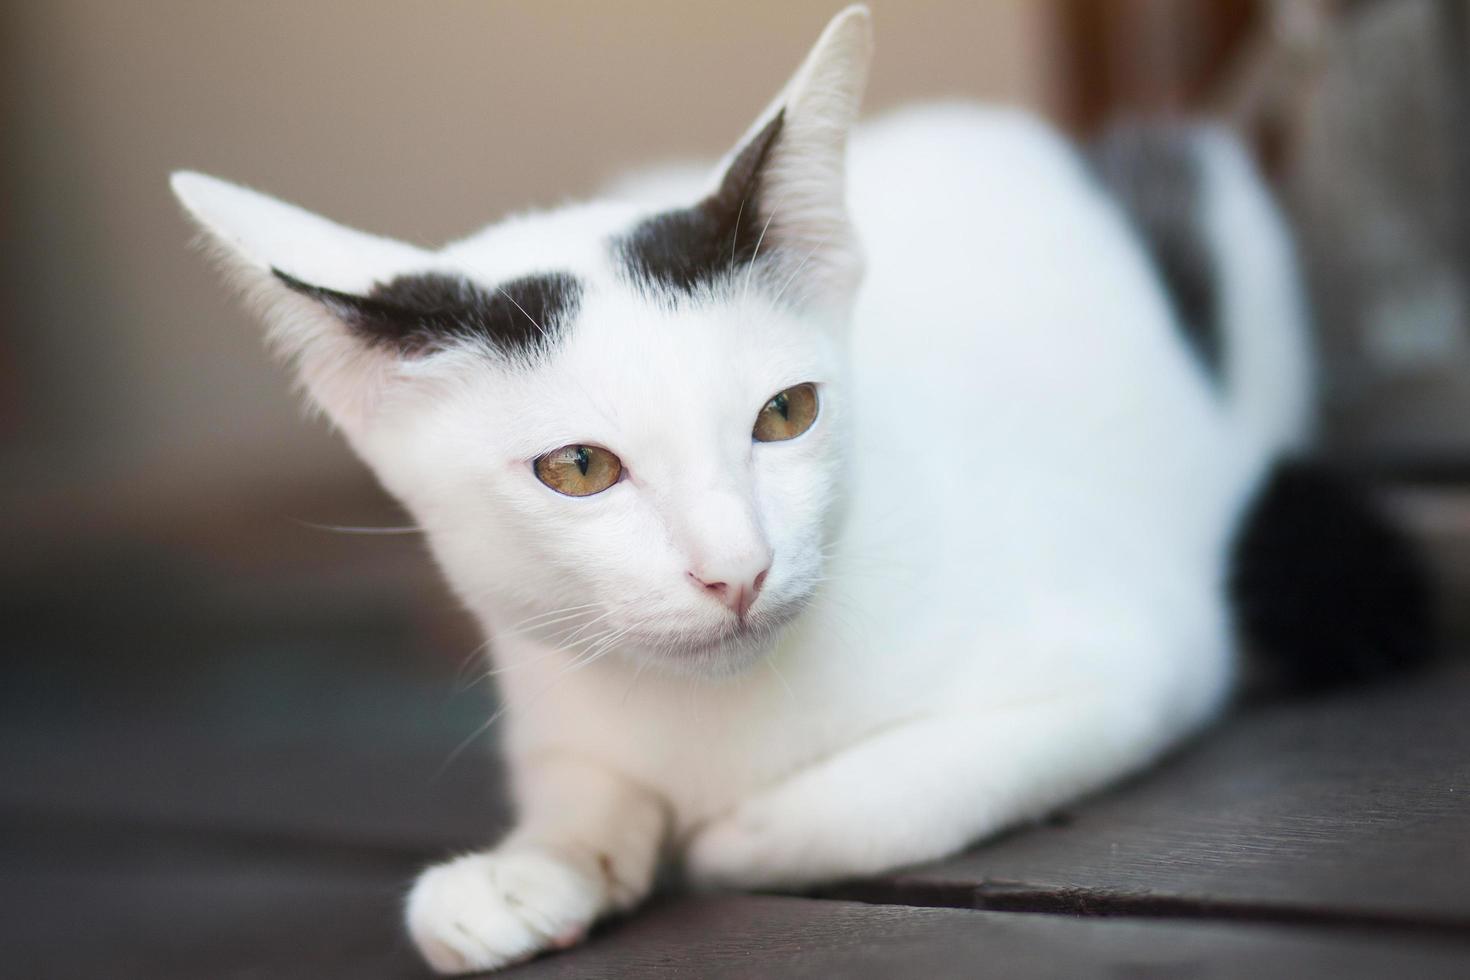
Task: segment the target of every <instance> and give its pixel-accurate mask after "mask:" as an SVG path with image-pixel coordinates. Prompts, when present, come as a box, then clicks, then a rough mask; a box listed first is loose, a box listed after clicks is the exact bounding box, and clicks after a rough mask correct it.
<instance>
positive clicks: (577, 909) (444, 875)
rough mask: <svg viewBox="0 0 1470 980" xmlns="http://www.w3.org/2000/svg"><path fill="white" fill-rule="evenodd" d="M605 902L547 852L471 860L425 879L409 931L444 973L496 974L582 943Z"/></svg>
mask: <svg viewBox="0 0 1470 980" xmlns="http://www.w3.org/2000/svg"><path fill="white" fill-rule="evenodd" d="M600 901H601V893H600V887H599V883H598V882H596V881H591V880H588V878H587V877H586V876H585V875H583V874H582V873H581V872H579V871H577V870H576V869H575V868H573V867H572V866H571V865H569V864H568V863H566V862H565V861H562V860H559V859H558V858H556V857H554V856H552V855H550V854H547V853H544V852H542V851H539V850H532V849H526V850H514V851H505V852H500V851H495V852H491V853H488V854H471V855H467V856H465V857H462V858H457V859H455V860H453V861H449V862H447V863H445V864H440V865H437V866H435V867H432V868H430V869H429V870H428V871H425V872H424V873H423V874H422V875H420V876H419V879H418V881H417V882H415V883H414V886H413V890H412V891H411V892H409V895H408V909H407V919H408V931H409V934H410V935H411V936H412V937H413V941H414V943H415V944H416V945H417V946H418V948H419V952H420V953H422V954H423V957H424V959H426V960H427V961H428V962H429V965H430V966H432V967H433V968H434V969H435V970H436V971H438V972H439V973H471V972H475V971H479V970H494V969H498V968H500V967H503V966H507V965H509V964H511V963H517V962H520V961H522V960H526V959H529V958H531V957H532V956H535V955H536V954H537V953H540V952H544V951H545V950H549V949H563V948H565V947H567V946H571V945H573V944H575V943H577V942H578V941H580V940H581V938H582V937H583V936H584V935H585V934H586V932H587V929H588V927H589V926H590V925H591V924H592V921H593V919H595V918H596V917H597V913H598V910H599V906H600Z"/></svg>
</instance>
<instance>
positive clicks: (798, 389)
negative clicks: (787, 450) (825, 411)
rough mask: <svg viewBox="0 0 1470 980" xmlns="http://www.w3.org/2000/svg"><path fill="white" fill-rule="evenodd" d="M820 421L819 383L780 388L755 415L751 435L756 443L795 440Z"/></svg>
mask: <svg viewBox="0 0 1470 980" xmlns="http://www.w3.org/2000/svg"><path fill="white" fill-rule="evenodd" d="M816 420H817V386H816V385H814V384H803V385H793V386H792V387H790V388H787V389H786V390H785V391H778V392H776V393H775V394H774V395H772V396H771V400H770V401H768V402H766V404H765V405H764V406H763V407H762V408H761V410H760V414H759V415H757V416H756V417H755V429H754V431H753V432H752V433H751V435H752V436H753V437H754V438H755V441H756V442H784V441H785V440H787V439H795V438H796V437H797V436H799V435H801V434H802V433H803V432H805V431H806V430H807V429H810V428H811V427H812V423H813V422H815V421H816Z"/></svg>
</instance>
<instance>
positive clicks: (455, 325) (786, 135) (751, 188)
mask: <svg viewBox="0 0 1470 980" xmlns="http://www.w3.org/2000/svg"><path fill="white" fill-rule="evenodd" d="M870 56H871V40H870V26H869V17H868V13H867V11H866V9H865V8H862V7H853V8H849V9H848V10H846V11H844V12H843V13H842V14H840V15H838V17H837V18H836V19H834V20H833V21H832V23H831V24H829V25H828V27H827V29H826V31H825V32H824V33H823V34H822V36H821V38H820V39H819V40H818V41H817V44H816V46H815V47H814V48H813V49H812V51H811V53H810V54H809V55H808V57H807V59H806V61H805V62H804V63H803V64H802V66H801V68H800V69H799V70H798V71H797V73H796V75H795V76H794V77H793V78H792V79H791V81H790V82H789V83H788V85H787V86H786V88H785V90H784V91H783V92H782V94H781V95H780V96H779V97H778V98H777V99H776V101H775V102H774V103H772V105H771V106H770V107H769V108H768V109H767V110H766V111H765V112H764V113H763V114H762V115H761V116H760V117H759V118H758V120H757V121H756V123H755V124H754V125H753V126H752V127H751V129H750V130H749V132H748V133H747V134H746V136H745V137H744V138H743V139H741V140H740V141H739V142H738V143H737V145H736V147H735V149H734V150H733V151H732V152H731V153H730V154H729V156H728V157H727V158H726V159H725V160H724V161H723V162H722V163H721V164H720V165H719V167H718V168H717V169H716V170H715V172H714V173H713V174H712V175H711V176H710V178H709V180H708V181H707V183H706V184H705V185H704V186H703V187H702V188H700V189H692V190H691V193H690V194H689V195H688V197H687V198H686V199H683V200H680V201H678V202H677V203H674V204H671V205H670V206H664V207H651V206H649V205H648V204H646V203H642V204H640V203H637V202H635V201H631V200H607V201H601V202H597V203H592V204H587V205H578V206H571V207H566V208H562V209H559V210H556V211H551V212H545V213H539V214H530V215H526V216H521V217H516V218H513V219H510V220H507V221H505V222H503V223H501V224H499V225H496V226H493V227H491V228H489V229H487V230H485V231H483V232H481V233H478V234H476V235H474V236H473V237H471V238H468V239H466V240H464V241H461V242H457V243H454V244H451V245H449V246H446V247H445V248H443V249H441V250H438V251H426V250H423V249H420V248H417V247H414V246H412V245H408V244H405V243H402V242H398V241H393V240H390V239H384V238H378V237H375V236H371V235H367V234H364V233H362V232H358V231H353V230H351V229H347V228H344V227H341V226H339V225H336V224H334V223H332V222H329V221H327V220H326V219H323V218H320V217H318V216H316V215H313V214H310V213H308V212H306V211H303V210H300V209H298V208H295V207H293V206H291V205H288V204H284V203H282V202H280V201H277V200H274V199H272V198H269V197H266V196H264V195H261V194H257V193H255V192H253V191H249V190H245V189H243V188H240V187H237V186H234V185H231V184H227V183H224V182H222V181H219V180H215V179H213V178H210V177H205V176H201V175H197V174H190V173H179V174H176V175H175V176H174V179H173V186H174V189H175V191H176V193H177V194H178V196H179V198H180V199H181V200H182V201H183V203H184V205H185V207H186V208H187V209H188V210H189V212H190V213H191V214H192V215H193V216H194V217H195V218H196V219H197V220H198V221H199V223H200V224H201V225H202V226H203V227H204V229H205V230H206V231H207V232H208V236H209V239H210V241H211V243H212V244H213V246H214V249H215V251H216V252H217V253H218V254H219V256H220V257H221V259H222V260H223V263H224V265H225V267H226V268H227V270H228V271H229V273H230V275H231V278H232V280H233V281H234V282H235V283H236V284H237V285H238V286H239V287H240V288H241V290H242V292H243V293H245V295H246V296H247V298H248V299H249V300H250V302H251V303H252V305H253V306H254V307H255V308H256V309H257V310H259V311H260V313H261V314H262V316H263V318H264V319H265V320H266V322H267V323H268V325H269V327H270V330H271V337H272V340H273V342H274V345H275V346H276V347H277V349H279V350H280V351H281V352H282V353H283V354H284V355H286V356H287V357H289V358H290V359H291V360H292V361H293V362H294V363H295V365H296V366H297V368H298V370H299V374H300V378H301V381H302V384H303V386H304V388H305V389H306V391H307V392H308V394H309V396H310V397H311V399H312V400H313V401H314V402H315V403H316V404H317V405H319V406H320V407H321V409H322V410H323V411H325V412H326V414H327V415H328V416H329V417H330V418H331V419H332V420H333V422H334V423H335V424H336V425H337V426H338V428H340V429H341V430H342V432H343V433H344V434H345V435H346V437H347V438H348V440H349V441H350V442H351V443H352V445H353V446H354V448H355V449H356V450H357V452H358V453H359V454H360V455H361V456H362V457H363V458H364V459H365V460H366V461H367V462H368V463H369V465H371V466H372V467H373V469H374V470H375V471H376V472H377V474H378V476H379V478H380V479H381V480H382V482H383V483H384V485H385V486H387V487H388V489H389V490H391V491H392V492H393V493H394V494H396V495H397V496H398V497H399V498H400V499H402V500H403V501H404V503H405V504H406V505H407V506H408V508H409V509H410V511H411V512H412V513H413V514H414V515H415V517H416V518H417V519H418V520H419V521H420V522H421V524H422V526H423V527H424V528H425V529H426V531H427V532H428V533H429V535H430V539H431V541H432V543H433V546H434V550H435V553H436V555H437V556H438V557H439V559H440V561H441V563H442V564H443V565H444V567H445V570H446V573H447V574H448V576H449V578H450V581H451V583H452V585H453V586H454V588H455V589H456V591H457V592H458V593H459V594H460V596H461V597H462V598H463V599H464V600H465V601H466V602H467V603H468V604H469V605H470V606H471V608H474V609H476V610H477V611H479V612H481V613H482V614H483V615H485V616H487V618H489V619H490V620H491V621H492V623H493V624H494V625H495V626H496V627H498V628H501V629H506V628H510V627H511V626H512V625H513V624H514V623H515V622H516V621H517V620H519V619H522V618H528V617H537V618H532V619H530V620H529V622H528V623H527V624H526V625H524V626H523V627H521V628H522V629H525V630H526V631H527V632H529V633H530V634H532V635H535V636H537V637H539V638H540V639H542V640H543V641H546V642H559V643H563V644H566V645H567V647H568V655H569V656H584V657H587V656H594V655H596V654H598V653H599V652H603V651H608V650H613V649H617V650H621V651H631V652H634V653H635V654H637V655H642V656H645V657H651V658H653V659H655V660H657V661H658V662H660V663H664V664H668V665H672V666H675V667H677V668H684V669H702V670H716V671H721V670H729V669H732V668H735V667H738V666H740V665H742V664H744V663H748V662H749V661H750V660H751V659H753V657H754V656H756V655H757V654H758V653H759V652H760V651H761V650H763V649H765V648H766V646H767V645H768V644H769V642H770V640H771V639H772V637H773V636H774V635H775V634H776V632H777V631H778V630H779V629H780V627H781V626H782V625H784V624H785V623H786V622H788V621H789V620H790V619H791V618H792V617H793V616H794V615H795V614H796V613H797V612H798V611H800V609H801V608H802V607H803V605H804V604H805V602H806V601H807V599H808V598H809V597H810V596H811V595H812V593H813V590H814V589H815V588H816V585H817V583H818V581H819V580H820V577H821V569H822V564H823V557H822V549H823V547H824V544H825V542H826V540H827V537H828V532H829V531H830V529H831V526H832V523H833V521H834V517H835V509H836V507H837V505H838V501H839V499H840V496H841V486H840V483H841V474H842V470H843V464H842V450H843V424H842V423H843V414H844V405H843V390H842V380H843V373H844V356H843V346H844V331H845V327H846V322H847V319H848V315H849V311H850V308H851V305H852V302H853V297H854V293H855V291H856V289H857V286H858V282H859V279H860V277H861V266H862V262H861V255H860V252H859V249H858V245H857V242H856V240H855V239H854V236H853V232H852V229H851V227H850V224H849V221H848V217H847V212H846V204H845V165H844V159H845V150H846V141H847V133H848V130H849V128H850V127H851V125H852V122H853V120H854V118H855V116H856V113H857V107H858V102H859V99H860V97H861V93H862V89H863V85H864V82H865V79H866V75H867V67H868V62H869V60H870Z"/></svg>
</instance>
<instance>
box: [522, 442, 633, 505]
mask: <svg viewBox="0 0 1470 980" xmlns="http://www.w3.org/2000/svg"><path fill="white" fill-rule="evenodd" d="M534 465H535V470H536V479H538V480H540V481H541V482H542V483H544V484H546V485H547V486H548V487H550V488H551V489H553V490H555V491H556V492H557V493H564V494H566V495H567V496H568V497H590V496H591V495H592V494H594V493H601V492H602V491H604V490H606V489H607V488H608V487H610V486H612V485H613V484H614V483H617V482H618V477H619V476H621V475H622V472H623V463H622V460H620V459H618V458H617V457H616V456H614V455H613V454H612V453H610V452H608V451H607V450H606V449H603V448H602V447H601V446H562V447H561V448H560V449H553V450H552V451H551V452H549V453H547V454H546V455H545V456H537V457H536V462H535V464H534Z"/></svg>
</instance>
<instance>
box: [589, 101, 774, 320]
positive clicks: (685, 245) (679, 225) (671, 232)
mask: <svg viewBox="0 0 1470 980" xmlns="http://www.w3.org/2000/svg"><path fill="white" fill-rule="evenodd" d="M784 117H785V110H784V109H783V110H780V111H778V112H777V113H776V115H775V116H773V117H772V118H771V121H770V122H768V123H766V125H765V126H764V127H762V128H761V131H760V132H759V133H757V134H756V135H755V136H754V137H752V138H751V140H750V142H749V143H747V144H746V145H745V147H744V148H743V149H742V150H741V151H740V152H739V153H738V154H736V156H735V159H734V160H733V161H732V162H731V164H730V167H729V169H728V170H726V171H725V176H724V179H723V180H721V181H720V187H719V189H718V190H717V191H715V192H714V193H713V194H711V195H710V196H709V197H706V198H705V199H704V200H702V201H700V202H699V203H698V204H695V205H693V206H692V207H687V208H680V209H678V210H675V211H665V212H663V213H662V214H657V215H654V216H653V217H651V218H648V219H646V220H645V221H643V222H641V223H640V224H639V225H638V226H637V227H635V228H634V229H633V230H632V231H630V232H629V233H628V234H627V235H625V236H623V237H622V238H620V239H618V240H617V241H616V242H615V243H614V251H615V254H616V255H617V256H618V257H619V258H620V259H621V260H622V262H623V264H624V265H625V266H626V267H627V269H628V271H629V272H630V273H631V275H632V276H633V278H634V279H635V280H636V281H638V282H639V283H641V284H643V285H648V286H653V287H657V288H661V289H664V290H670V291H675V292H682V293H691V292H694V291H695V290H696V289H700V288H702V287H705V286H708V285H709V284H710V283H712V282H714V281H716V280H717V279H719V278H720V277H721V276H724V275H727V274H729V273H731V272H733V271H734V270H735V269H737V268H744V267H745V265H746V264H748V263H749V262H751V261H752V260H753V259H754V258H755V256H756V249H757V248H760V249H761V250H762V252H763V253H764V251H765V248H766V247H768V246H770V245H771V243H770V242H765V243H764V244H762V243H761V237H762V235H763V233H764V232H765V231H766V226H767V222H768V220H769V219H770V217H771V216H770V215H769V214H768V213H767V212H766V209H765V207H764V205H765V201H764V200H763V195H762V191H763V190H764V187H763V180H762V171H763V170H764V168H765V164H766V161H767V160H768V159H769V157H770V153H771V148H772V147H773V146H775V144H776V140H777V138H778V137H779V136H780V134H781V124H782V120H783V119H784Z"/></svg>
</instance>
